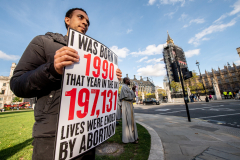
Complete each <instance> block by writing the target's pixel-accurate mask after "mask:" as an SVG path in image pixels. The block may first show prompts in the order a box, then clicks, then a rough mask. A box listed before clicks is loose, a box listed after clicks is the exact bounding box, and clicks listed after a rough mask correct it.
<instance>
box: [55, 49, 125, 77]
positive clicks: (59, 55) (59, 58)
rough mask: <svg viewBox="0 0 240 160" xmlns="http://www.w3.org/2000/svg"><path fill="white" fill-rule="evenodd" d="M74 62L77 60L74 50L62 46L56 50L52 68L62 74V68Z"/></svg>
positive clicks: (76, 53) (77, 56)
mask: <svg viewBox="0 0 240 160" xmlns="http://www.w3.org/2000/svg"><path fill="white" fill-rule="evenodd" d="M74 62H79V55H78V52H77V51H76V50H74V49H72V48H69V47H66V46H64V47H62V48H60V49H59V50H57V51H56V53H55V56H54V68H55V70H56V71H57V73H58V74H63V68H64V67H65V66H69V65H72V64H73V63H74ZM121 73H122V72H121Z"/></svg>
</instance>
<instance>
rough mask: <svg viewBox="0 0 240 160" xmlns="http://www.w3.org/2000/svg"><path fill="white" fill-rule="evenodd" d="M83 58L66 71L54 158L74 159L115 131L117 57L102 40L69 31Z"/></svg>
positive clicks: (71, 45)
mask: <svg viewBox="0 0 240 160" xmlns="http://www.w3.org/2000/svg"><path fill="white" fill-rule="evenodd" d="M68 35H69V40H68V47H70V48H73V49H75V50H76V51H77V52H78V55H79V56H80V61H79V62H78V63H74V65H71V66H68V67H66V68H65V70H64V75H63V82H62V83H63V84H62V96H61V105H60V111H59V121H58V129H57V135H56V145H55V160H58V159H71V158H74V157H77V156H79V155H81V154H82V153H84V152H86V151H88V150H90V149H92V148H93V147H96V146H97V145H99V144H101V143H103V142H104V141H106V140H107V139H108V138H110V137H111V136H113V135H114V134H115V128H116V107H117V98H118V79H117V76H116V69H117V68H118V57H117V55H116V54H115V53H113V52H112V51H111V50H110V49H109V48H107V47H106V46H104V45H103V44H101V43H100V42H98V41H96V40H94V39H92V38H91V37H88V36H86V35H83V34H81V33H80V32H78V31H75V30H73V29H70V30H69V34H68Z"/></svg>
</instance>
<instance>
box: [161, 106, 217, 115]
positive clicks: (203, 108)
mask: <svg viewBox="0 0 240 160" xmlns="http://www.w3.org/2000/svg"><path fill="white" fill-rule="evenodd" d="M212 107H219V106H210V107H202V108H193V109H189V110H190V111H193V110H197V109H201V110H205V108H212ZM185 111H186V110H180V111H173V112H167V113H159V114H168V113H178V112H185Z"/></svg>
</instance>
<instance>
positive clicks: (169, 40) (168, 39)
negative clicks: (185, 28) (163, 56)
mask: <svg viewBox="0 0 240 160" xmlns="http://www.w3.org/2000/svg"><path fill="white" fill-rule="evenodd" d="M167 34H168V37H167V44H169V43H173V44H174V42H173V40H172V38H171V37H170V36H169V33H168V31H167Z"/></svg>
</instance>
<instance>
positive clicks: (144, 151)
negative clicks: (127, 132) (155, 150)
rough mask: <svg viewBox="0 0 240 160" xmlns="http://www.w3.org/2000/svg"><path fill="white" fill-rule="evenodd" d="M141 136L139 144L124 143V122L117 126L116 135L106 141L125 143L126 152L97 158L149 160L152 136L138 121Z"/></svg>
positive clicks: (104, 159)
mask: <svg viewBox="0 0 240 160" xmlns="http://www.w3.org/2000/svg"><path fill="white" fill-rule="evenodd" d="M137 130H138V136H139V141H138V142H139V143H138V144H132V143H128V144H123V143H122V123H121V122H120V124H119V125H118V126H117V127H116V131H115V135H114V136H112V137H111V138H109V139H108V140H107V141H106V142H105V143H112V142H115V143H119V144H123V145H124V153H123V154H121V155H119V156H98V155H96V160H129V159H131V160H147V159H148V156H149V152H150V149H151V136H150V134H149V133H148V131H147V130H146V129H145V128H144V127H143V126H141V125H140V124H138V123H137Z"/></svg>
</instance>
